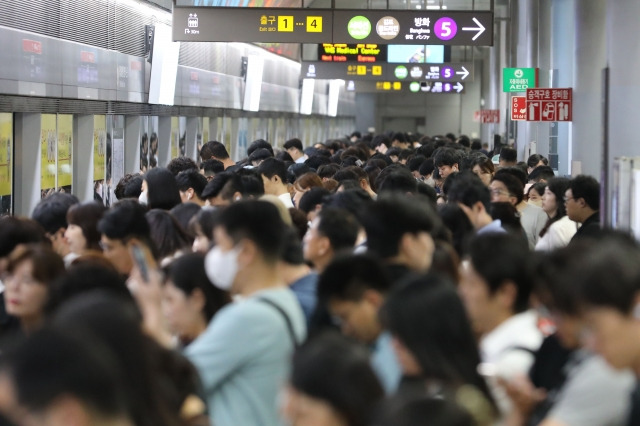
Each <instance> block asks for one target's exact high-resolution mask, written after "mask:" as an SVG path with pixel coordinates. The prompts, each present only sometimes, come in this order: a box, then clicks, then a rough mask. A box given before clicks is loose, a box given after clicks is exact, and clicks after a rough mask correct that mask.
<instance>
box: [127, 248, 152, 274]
mask: <svg viewBox="0 0 640 426" xmlns="http://www.w3.org/2000/svg"><path fill="white" fill-rule="evenodd" d="M131 250H132V252H133V259H134V261H135V262H136V265H137V266H138V269H139V270H140V275H141V276H142V279H143V280H144V282H145V283H148V282H149V265H148V264H147V259H146V257H145V255H144V252H143V251H142V248H141V247H140V246H139V245H137V244H135V245H133V246H132V248H131Z"/></svg>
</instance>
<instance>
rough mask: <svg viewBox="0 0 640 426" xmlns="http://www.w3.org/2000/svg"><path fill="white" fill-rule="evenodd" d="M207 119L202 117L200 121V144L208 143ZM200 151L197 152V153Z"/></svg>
mask: <svg viewBox="0 0 640 426" xmlns="http://www.w3.org/2000/svg"><path fill="white" fill-rule="evenodd" d="M209 123H210V122H209V117H204V118H203V119H202V144H203V145H204V144H205V143H207V142H209V141H210V140H211V139H209ZM199 152H200V151H198V153H199Z"/></svg>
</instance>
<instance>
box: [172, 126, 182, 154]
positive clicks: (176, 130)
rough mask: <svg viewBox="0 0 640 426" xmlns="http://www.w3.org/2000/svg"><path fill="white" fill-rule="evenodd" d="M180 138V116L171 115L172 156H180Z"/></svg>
mask: <svg viewBox="0 0 640 426" xmlns="http://www.w3.org/2000/svg"><path fill="white" fill-rule="evenodd" d="M179 139H180V122H179V121H178V117H171V158H177V157H179V156H180V150H179V148H178V141H179Z"/></svg>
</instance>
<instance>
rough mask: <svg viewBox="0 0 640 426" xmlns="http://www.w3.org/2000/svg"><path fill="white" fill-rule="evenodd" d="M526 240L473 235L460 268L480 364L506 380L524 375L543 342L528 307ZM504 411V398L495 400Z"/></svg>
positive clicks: (461, 288)
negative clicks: (488, 367)
mask: <svg viewBox="0 0 640 426" xmlns="http://www.w3.org/2000/svg"><path fill="white" fill-rule="evenodd" d="M530 268H531V255H530V252H529V248H528V245H527V242H526V241H525V240H524V239H523V238H519V237H518V236H515V235H511V234H506V233H505V234H496V233H492V234H486V235H479V236H477V237H475V238H474V239H473V240H472V241H471V244H470V246H469V251H468V258H467V259H466V260H465V261H464V262H463V264H462V268H461V279H460V285H459V287H458V290H459V292H460V296H461V298H462V301H463V302H464V304H465V307H466V309H467V313H468V314H469V319H470V320H471V325H472V326H473V328H474V330H475V332H476V334H477V335H478V336H480V337H479V339H480V340H479V347H480V357H481V359H482V362H484V363H487V364H488V365H490V366H491V369H492V372H491V374H492V375H496V376H497V377H498V378H503V379H506V380H510V379H513V378H515V377H517V376H518V375H524V374H527V372H528V371H529V367H531V364H532V363H533V360H534V357H533V353H534V351H536V350H537V349H538V347H539V346H540V344H541V343H542V333H541V332H540V330H539V329H538V327H537V320H538V318H537V314H536V313H535V311H532V310H529V298H530V296H531V292H532V289H533V282H532V281H533V278H532V273H531V272H530ZM498 402H499V403H501V404H499V405H501V406H502V407H501V408H503V409H505V408H507V407H508V405H509V404H508V401H507V400H505V399H503V400H500V398H499V401H498Z"/></svg>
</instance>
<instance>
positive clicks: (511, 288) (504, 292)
mask: <svg viewBox="0 0 640 426" xmlns="http://www.w3.org/2000/svg"><path fill="white" fill-rule="evenodd" d="M495 295H496V297H497V298H498V300H499V302H500V304H501V305H502V306H503V307H505V308H508V309H514V307H515V304H516V299H517V298H518V287H517V286H516V284H515V283H514V282H513V281H505V282H504V284H502V285H501V286H500V288H499V289H498V291H496V294H495Z"/></svg>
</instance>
